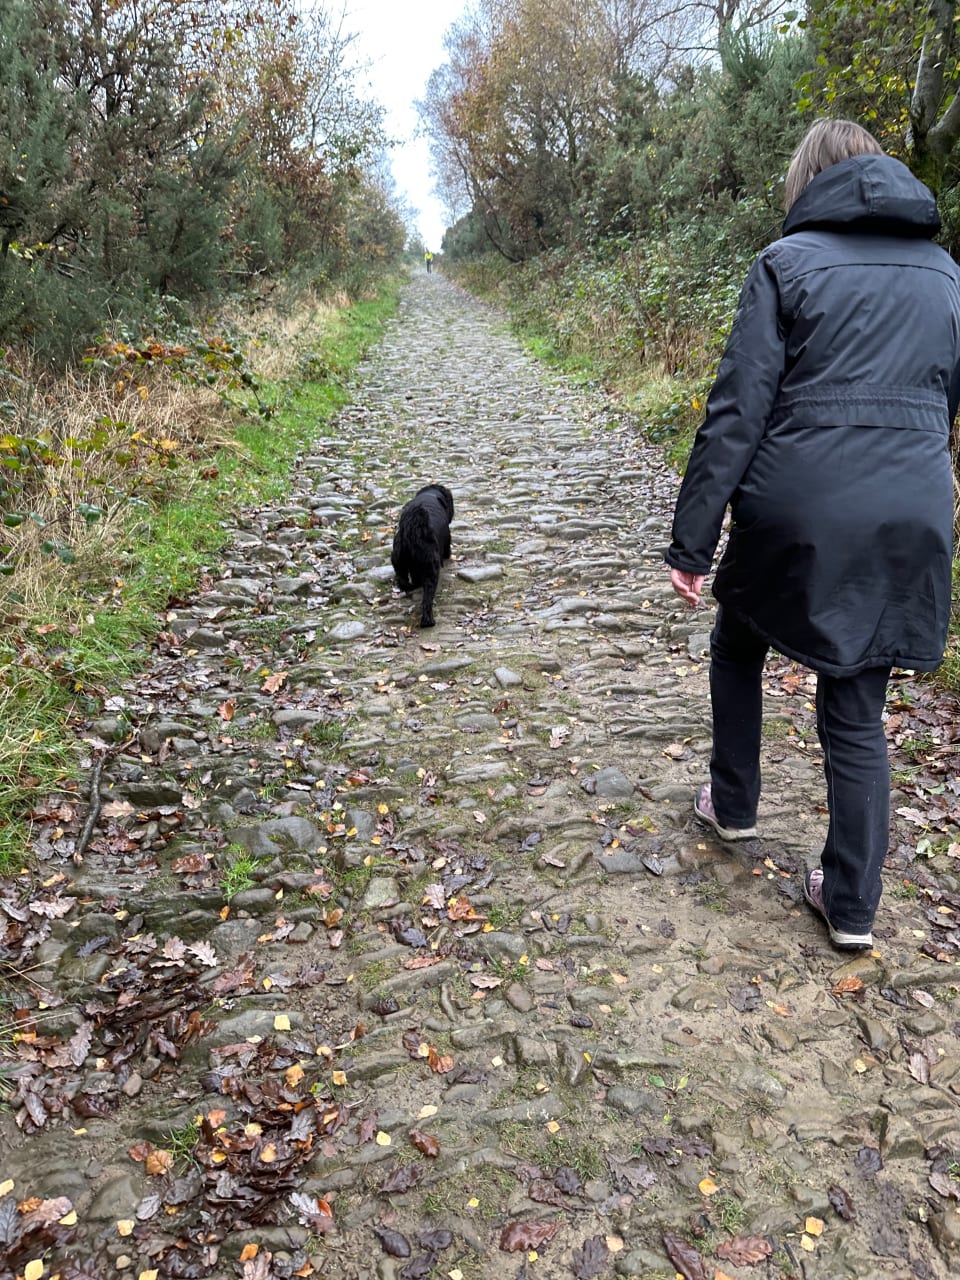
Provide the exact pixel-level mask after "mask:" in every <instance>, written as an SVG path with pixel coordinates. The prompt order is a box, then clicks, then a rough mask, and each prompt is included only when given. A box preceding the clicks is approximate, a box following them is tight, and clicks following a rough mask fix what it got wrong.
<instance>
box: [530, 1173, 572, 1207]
mask: <svg viewBox="0 0 960 1280" xmlns="http://www.w3.org/2000/svg"><path fill="white" fill-rule="evenodd" d="M525 1190H526V1193H527V1196H528V1198H529V1199H530V1200H536V1201H537V1203H538V1204H552V1205H556V1206H558V1207H559V1206H561V1205H564V1204H566V1203H567V1200H566V1198H565V1197H564V1194H563V1192H562V1191H561V1190H560V1189H559V1187H555V1186H554V1185H553V1183H552V1182H547V1181H546V1179H544V1178H531V1180H530V1181H529V1182H528V1183H527V1185H526V1188H525Z"/></svg>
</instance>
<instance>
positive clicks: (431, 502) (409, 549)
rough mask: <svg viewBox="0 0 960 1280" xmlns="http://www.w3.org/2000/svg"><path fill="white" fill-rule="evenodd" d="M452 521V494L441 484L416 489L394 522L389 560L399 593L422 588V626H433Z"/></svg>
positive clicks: (448, 552) (448, 550)
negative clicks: (434, 605)
mask: <svg viewBox="0 0 960 1280" xmlns="http://www.w3.org/2000/svg"><path fill="white" fill-rule="evenodd" d="M452 519H453V494H451V492H450V490H449V489H447V488H445V486H444V485H442V484H427V485H424V487H423V488H422V489H418V490H417V492H416V493H415V494H414V495H413V497H412V498H411V499H410V501H409V502H408V503H407V505H406V506H405V507H404V508H403V510H402V511H401V512H400V519H399V520H398V521H397V531H396V533H395V534H394V535H393V554H392V555H391V557H390V560H391V563H392V564H393V571H394V573H395V574H396V575H397V586H398V587H399V588H400V590H401V591H403V592H405V593H406V594H408V595H409V593H410V592H411V591H413V589H414V588H415V587H423V604H422V606H421V609H420V625H421V627H432V626H433V597H434V596H435V594H436V591H437V583H438V582H439V580H440V568H441V566H442V565H443V562H444V560H447V559H449V557H450V521H451V520H452Z"/></svg>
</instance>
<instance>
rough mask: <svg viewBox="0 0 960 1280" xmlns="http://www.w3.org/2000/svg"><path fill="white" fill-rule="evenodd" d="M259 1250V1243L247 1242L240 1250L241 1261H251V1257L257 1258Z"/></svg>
mask: <svg viewBox="0 0 960 1280" xmlns="http://www.w3.org/2000/svg"><path fill="white" fill-rule="evenodd" d="M259 1252H260V1246H259V1245H258V1244H253V1243H252V1242H251V1243H250V1244H245V1245H244V1246H243V1248H242V1249H241V1250H240V1261H241V1262H249V1261H250V1259H251V1258H255V1257H256V1256H257V1254H258V1253H259Z"/></svg>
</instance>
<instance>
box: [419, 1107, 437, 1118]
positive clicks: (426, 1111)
mask: <svg viewBox="0 0 960 1280" xmlns="http://www.w3.org/2000/svg"><path fill="white" fill-rule="evenodd" d="M439 1110H440V1108H439V1107H435V1106H433V1105H431V1104H429V1103H428V1104H427V1106H425V1107H421V1108H420V1110H419V1111H418V1112H417V1119H418V1120H427V1119H429V1117H430V1116H435V1115H436V1114H437V1112H438V1111H439Z"/></svg>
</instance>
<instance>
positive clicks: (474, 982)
mask: <svg viewBox="0 0 960 1280" xmlns="http://www.w3.org/2000/svg"><path fill="white" fill-rule="evenodd" d="M502 982H503V979H502V978H498V977H496V976H495V975H494V974H492V973H471V975H470V985H471V986H472V987H479V988H480V990H481V991H492V990H493V989H494V987H499V986H500V985H501V983H502Z"/></svg>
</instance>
